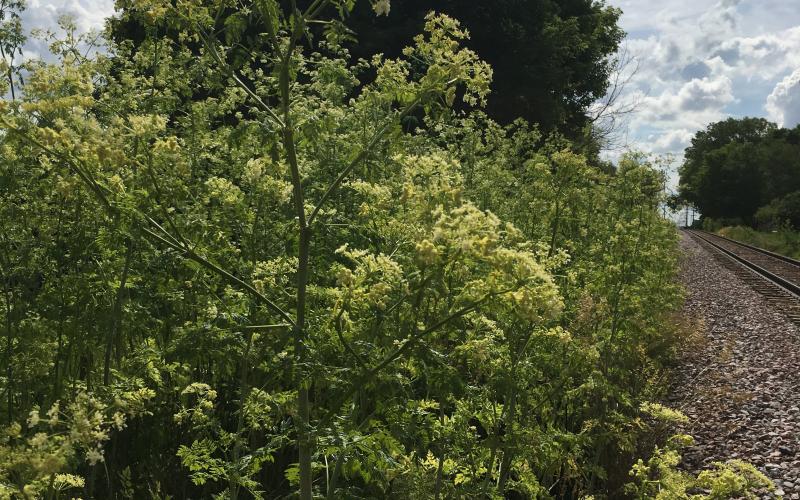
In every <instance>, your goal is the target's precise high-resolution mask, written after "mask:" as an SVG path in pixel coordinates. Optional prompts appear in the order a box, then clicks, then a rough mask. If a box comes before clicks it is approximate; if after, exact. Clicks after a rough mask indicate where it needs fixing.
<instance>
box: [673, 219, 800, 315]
mask: <svg viewBox="0 0 800 500" xmlns="http://www.w3.org/2000/svg"><path fill="white" fill-rule="evenodd" d="M686 232H687V233H688V234H690V235H691V236H692V237H693V238H694V239H695V240H696V241H697V242H698V243H699V244H700V245H701V246H702V247H703V248H705V249H706V250H708V251H709V252H711V254H712V255H714V257H715V258H716V259H717V260H718V261H719V262H720V263H721V264H722V265H723V266H725V267H726V268H728V269H730V270H731V271H733V272H734V273H735V274H736V275H737V276H738V277H739V278H741V279H742V280H743V281H744V282H746V283H747V284H748V285H749V286H750V287H752V288H753V289H754V290H755V291H757V292H758V293H760V294H762V295H764V296H765V297H766V298H767V300H768V301H769V303H770V304H772V305H774V306H775V307H776V308H777V309H778V310H780V311H781V312H783V313H784V314H785V315H786V316H787V317H788V318H789V319H791V320H792V321H793V322H794V323H795V324H798V325H800V261H798V260H794V259H791V258H789V257H786V256H783V255H779V254H776V253H773V252H770V251H767V250H764V249H762V248H758V247H754V246H752V245H748V244H746V243H741V242H738V241H735V240H731V239H729V238H725V237H723V236H719V235H716V234H713V233H708V232H705V231H697V230H686Z"/></svg>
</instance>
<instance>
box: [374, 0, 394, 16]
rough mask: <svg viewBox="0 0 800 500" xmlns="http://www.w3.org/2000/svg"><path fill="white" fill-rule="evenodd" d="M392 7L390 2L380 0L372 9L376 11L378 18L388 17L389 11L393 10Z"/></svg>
mask: <svg viewBox="0 0 800 500" xmlns="http://www.w3.org/2000/svg"><path fill="white" fill-rule="evenodd" d="M391 8H392V5H391V2H390V1H389V0H378V1H377V2H375V3H374V4H373V5H372V9H373V10H374V11H375V14H376V15H378V16H388V15H389V10H391Z"/></svg>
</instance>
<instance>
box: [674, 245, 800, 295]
mask: <svg viewBox="0 0 800 500" xmlns="http://www.w3.org/2000/svg"><path fill="white" fill-rule="evenodd" d="M686 232H687V233H689V234H690V235H692V236H694V237H696V238H699V239H701V240H703V241H705V242H706V243H708V244H709V245H711V246H713V247H714V248H716V249H717V250H719V251H720V252H722V253H724V254H725V255H727V256H728V257H730V258H731V259H733V260H735V261H736V262H739V263H740V264H742V265H744V266H745V267H747V268H749V269H751V270H752V271H754V272H755V273H757V274H759V275H761V276H762V277H763V278H765V279H767V280H768V281H771V282H772V283H773V284H775V285H778V286H780V287H781V288H782V289H784V290H785V291H786V292H787V293H789V294H791V295H793V296H794V297H795V298H797V299H798V300H800V285H797V284H795V283H793V282H791V281H789V280H787V279H785V278H782V277H781V276H778V275H777V274H775V273H773V272H771V271H767V270H766V269H764V268H763V267H761V266H759V265H758V264H754V263H753V262H750V261H749V260H747V259H745V258H744V257H742V256H740V255H737V254H736V253H734V252H732V251H730V250H728V249H727V248H725V247H723V246H721V245H719V244H717V243H715V242H714V241H712V240H711V239H709V238H707V237H706V236H704V234H710V233H704V232H703V231H697V230H686ZM714 236H715V237H717V235H714ZM719 238H722V239H724V240H726V241H729V242H731V243H734V244H737V245H739V246H742V247H745V248H750V249H751V250H754V251H757V252H760V253H762V254H765V255H770V257H775V255H771V254H772V253H773V252H769V251H768V250H764V249H763V248H758V247H751V246H750V245H747V244H744V243H740V242H738V241H734V240H731V239H730V238H724V237H722V236H719ZM776 255H777V254H776ZM783 257H785V256H783ZM775 258H777V257H775ZM785 258H786V259H789V257H785ZM779 260H784V259H779ZM789 262H791V263H795V262H797V265H798V266H800V262H798V261H795V260H794V259H789Z"/></svg>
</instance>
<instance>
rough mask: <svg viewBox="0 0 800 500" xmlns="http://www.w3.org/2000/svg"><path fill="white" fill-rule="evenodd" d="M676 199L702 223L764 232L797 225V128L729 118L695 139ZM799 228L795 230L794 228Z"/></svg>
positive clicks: (799, 180) (799, 164)
mask: <svg viewBox="0 0 800 500" xmlns="http://www.w3.org/2000/svg"><path fill="white" fill-rule="evenodd" d="M680 195H681V197H682V198H683V200H685V201H686V202H688V203H690V204H691V205H694V206H695V207H696V208H697V209H699V210H700V212H701V213H702V215H703V217H704V218H711V219H721V220H727V221H734V222H738V223H745V224H756V223H757V224H758V225H759V226H762V227H765V228H774V227H777V226H780V225H781V224H782V223H783V222H785V221H789V222H791V223H792V224H797V223H798V222H800V202H799V201H800V200H798V197H799V196H800V127H796V128H794V129H779V128H778V127H777V126H776V125H775V124H774V123H770V122H768V121H766V120H764V119H763V118H742V119H734V118H729V119H727V120H725V121H721V122H717V123H712V124H711V125H709V126H708V128H707V129H706V130H704V131H700V132H698V133H697V134H695V137H694V138H693V139H692V144H691V146H689V147H688V148H687V149H686V154H685V161H684V164H683V166H682V167H681V169H680ZM796 227H798V226H796Z"/></svg>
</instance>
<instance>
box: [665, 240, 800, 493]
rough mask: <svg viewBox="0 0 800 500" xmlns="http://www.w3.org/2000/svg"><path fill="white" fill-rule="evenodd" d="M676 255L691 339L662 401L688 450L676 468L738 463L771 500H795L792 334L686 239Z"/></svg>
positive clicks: (799, 464)
mask: <svg viewBox="0 0 800 500" xmlns="http://www.w3.org/2000/svg"><path fill="white" fill-rule="evenodd" d="M681 250H682V252H683V258H682V262H681V271H680V279H681V281H682V282H683V284H684V286H685V287H686V293H687V297H686V304H685V306H684V315H685V317H686V318H687V319H688V320H689V321H690V322H692V323H693V324H694V325H695V327H696V328H697V329H698V332H697V338H698V339H699V341H698V342H696V345H695V346H694V347H693V348H692V349H687V351H686V352H685V353H684V354H683V355H682V359H681V360H680V365H679V368H678V369H677V370H676V373H675V377H674V383H673V384H672V387H673V388H672V391H671V395H670V398H669V399H670V403H671V405H672V406H673V407H676V408H677V409H680V410H681V411H683V412H684V413H685V414H686V415H687V416H688V417H689V419H690V422H689V424H688V425H687V426H685V428H684V429H683V430H684V431H685V432H686V433H688V434H691V435H692V436H694V438H695V442H696V443H695V446H692V447H691V448H688V449H686V450H685V451H684V466H685V467H686V468H688V469H689V470H692V471H699V470H702V469H704V468H707V467H708V466H709V465H710V463H711V462H714V461H725V460H728V459H732V458H739V459H742V460H746V461H748V462H750V463H752V464H753V465H755V466H756V467H758V468H759V470H761V471H762V472H764V473H765V474H766V475H767V476H769V477H770V478H772V479H773V480H774V482H775V485H776V487H777V488H776V492H775V493H776V494H777V495H784V496H785V498H787V499H793V500H797V499H800V333H798V329H797V327H796V326H795V325H794V324H792V323H791V322H789V321H788V320H787V319H786V318H785V317H784V316H783V315H782V314H781V313H780V312H778V311H776V310H774V309H773V308H772V306H770V305H769V304H768V303H767V302H766V301H765V300H764V298H763V297H762V296H760V295H758V294H757V293H756V292H755V291H753V290H752V289H751V288H749V287H748V286H747V285H746V284H745V283H744V282H743V281H742V280H740V279H739V278H737V277H736V276H735V274H734V273H732V272H731V271H729V270H728V269H725V268H724V267H723V266H722V265H720V263H719V262H718V261H717V260H716V259H715V258H714V257H713V256H712V255H711V254H710V253H708V252H707V251H706V250H705V249H704V248H702V247H700V246H699V245H698V244H697V243H696V242H695V241H694V240H693V239H692V238H690V237H689V236H688V235H685V234H684V235H683V237H682V241H681Z"/></svg>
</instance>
